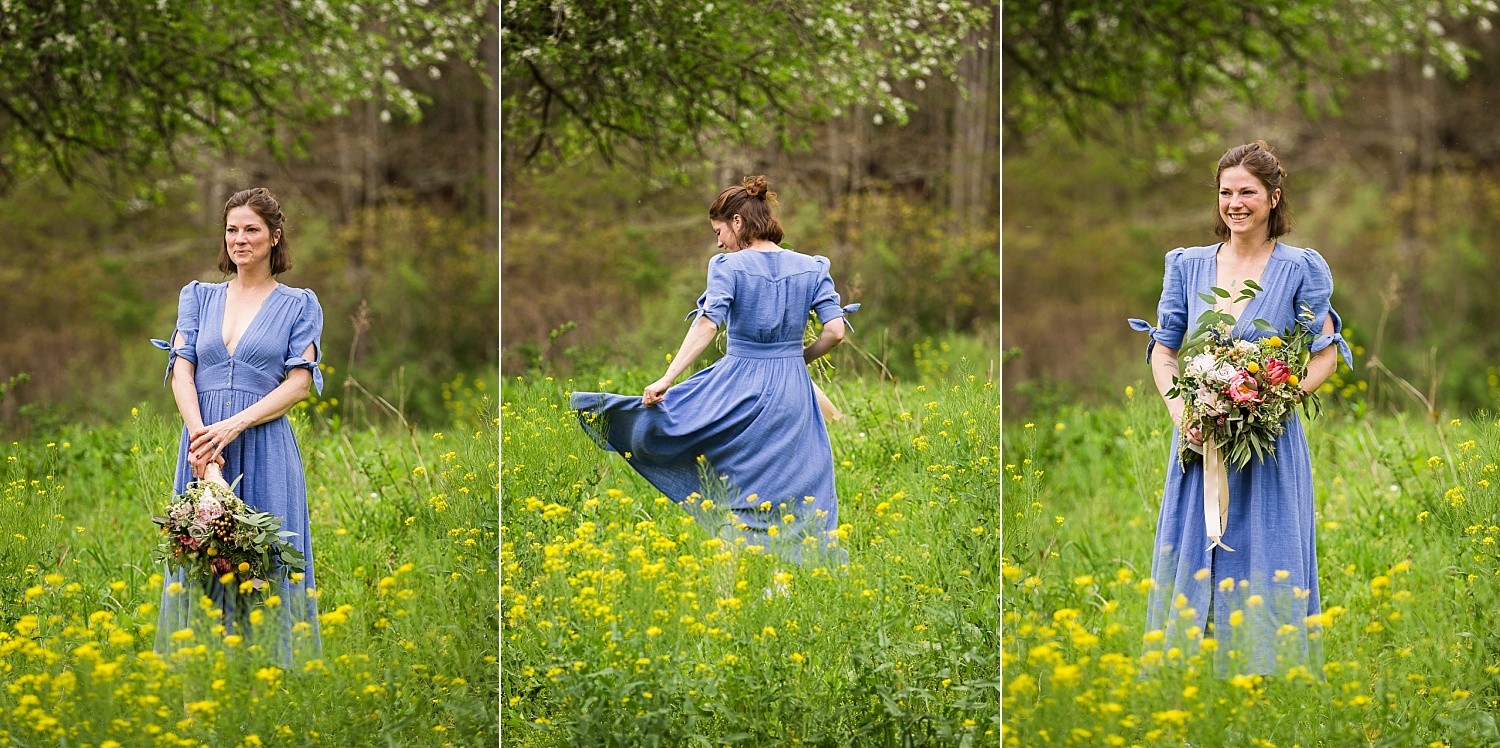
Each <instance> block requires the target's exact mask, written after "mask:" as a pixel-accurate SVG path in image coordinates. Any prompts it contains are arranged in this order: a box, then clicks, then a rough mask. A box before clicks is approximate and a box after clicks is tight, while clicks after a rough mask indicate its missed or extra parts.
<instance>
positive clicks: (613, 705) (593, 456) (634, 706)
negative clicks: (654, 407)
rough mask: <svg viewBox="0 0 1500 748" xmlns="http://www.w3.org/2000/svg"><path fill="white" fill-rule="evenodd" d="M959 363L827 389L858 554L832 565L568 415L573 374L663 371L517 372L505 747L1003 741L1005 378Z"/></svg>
mask: <svg viewBox="0 0 1500 748" xmlns="http://www.w3.org/2000/svg"><path fill="white" fill-rule="evenodd" d="M929 353H930V354H932V356H933V357H936V356H938V355H939V354H940V353H941V352H940V351H938V350H935V349H934V350H930V351H929ZM950 359H951V360H943V361H941V362H940V363H941V365H938V362H936V361H934V362H933V364H932V365H930V366H929V367H928V368H927V369H925V371H927V372H928V376H927V377H926V378H925V379H924V380H923V383H922V384H901V385H892V384H890V383H875V382H865V381H853V380H846V381H836V382H834V383H830V384H829V385H827V386H826V389H827V390H828V392H829V395H830V396H831V397H832V398H833V399H834V400H835V402H837V403H838V404H839V406H840V407H841V408H843V409H844V411H845V412H846V413H847V414H848V416H849V418H847V419H846V420H844V421H841V422H837V423H835V424H833V425H832V427H831V428H830V436H831V439H832V442H833V452H834V459H835V462H836V465H837V481H838V489H839V497H840V507H839V520H840V523H841V525H842V529H841V532H842V533H843V535H844V538H843V540H842V541H841V543H842V545H843V546H844V547H845V548H847V549H848V551H849V554H850V559H851V562H850V564H849V566H848V567H847V568H842V569H838V570H834V571H833V572H831V573H830V572H829V570H827V569H824V568H818V567H802V566H796V565H788V564H785V563H778V562H777V561H776V560H775V559H773V558H769V557H766V556H764V555H758V554H754V553H750V552H747V551H737V550H736V549H734V548H732V547H725V546H723V545H722V544H721V543H720V542H719V541H718V540H717V539H714V538H711V537H710V536H709V535H708V534H707V533H706V532H705V531H704V530H702V529H701V528H700V527H699V526H698V525H696V524H695V523H694V521H693V520H692V519H691V518H689V517H688V516H687V515H686V513H685V512H683V511H682V510H681V509H680V508H678V507H677V506H676V505H674V504H673V503H672V502H671V501H670V500H668V499H666V497H663V496H661V495H660V494H659V493H658V492H656V491H655V490H654V489H652V488H651V487H650V485H649V484H648V483H646V482H645V481H644V480H643V479H641V478H640V477H639V476H638V475H637V474H636V473H634V471H632V470H631V469H630V468H629V467H628V466H627V465H626V464H625V462H624V461H623V460H622V459H620V458H619V457H618V456H617V455H614V454H611V453H607V452H604V451H601V450H600V449H598V448H597V447H595V446H594V444H593V443H592V442H591V441H589V439H588V438H587V437H586V436H585V435H584V433H583V431H582V430H581V429H580V428H579V426H578V423H577V420H576V418H575V417H574V416H573V414H572V413H570V412H569V411H568V410H567V392H569V391H570V390H572V389H574V388H575V387H576V388H577V389H582V390H596V389H600V388H605V389H611V390H613V391H616V392H634V391H637V390H638V389H639V387H640V386H644V385H645V384H647V383H648V382H649V381H650V380H651V379H652V378H654V377H652V376H650V375H648V374H645V373H635V374H630V373H626V374H621V375H618V376H617V377H613V378H612V379H611V380H610V381H608V382H603V381H593V380H590V381H586V382H584V381H578V382H574V381H554V380H551V379H549V378H547V377H544V376H535V377H530V378H519V377H517V378H514V379H508V380H507V381H506V382H505V383H504V393H503V397H502V406H501V412H502V431H503V434H504V435H503V438H502V453H503V461H502V467H501V482H502V484H503V485H504V487H505V492H504V499H503V502H502V520H503V521H502V530H501V537H502V541H501V564H502V574H503V578H504V582H505V584H504V585H503V586H502V587H501V598H502V607H503V608H504V612H503V614H502V630H501V633H502V638H503V647H504V657H503V658H502V694H501V695H502V706H503V709H502V718H503V727H504V733H505V740H506V744H507V745H511V746H522V747H524V748H530V747H533V746H563V745H589V746H649V745H684V746H721V745H745V746H765V745H817V746H846V745H847V746H888V745H889V746H897V745H933V746H968V745H973V746H979V745H991V744H993V743H994V742H995V741H996V740H997V739H998V737H999V711H998V688H999V682H998V680H997V678H996V676H997V673H998V671H999V663H998V654H999V649H998V645H999V641H998V631H997V628H996V626H995V623H996V615H997V610H996V605H997V603H996V601H997V597H998V595H999V591H1000V590H999V587H1000V580H999V574H998V572H999V569H998V567H996V566H995V564H994V559H995V558H996V556H997V554H998V551H999V528H998V524H997V520H998V517H997V515H996V511H995V510H996V505H995V495H996V491H997V488H998V481H999V478H1000V470H999V454H998V450H999V426H998V418H997V414H998V409H999V394H998V388H997V387H995V386H994V385H993V384H992V383H991V382H988V381H986V377H985V370H984V368H983V366H982V365H981V366H974V365H972V364H970V363H969V361H968V359H966V358H960V357H959V356H957V355H956V354H955V355H952V356H950ZM778 584H780V585H785V588H786V591H785V594H777V592H776V590H777V589H778Z"/></svg>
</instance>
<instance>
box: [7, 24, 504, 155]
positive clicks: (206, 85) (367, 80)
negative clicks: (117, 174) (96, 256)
mask: <svg viewBox="0 0 1500 748" xmlns="http://www.w3.org/2000/svg"><path fill="white" fill-rule="evenodd" d="M487 5H488V4H487V3H485V2H480V1H478V0H447V1H446V2H429V3H404V2H403V3H369V4H365V5H356V4H354V3H349V2H345V1H343V0H334V1H333V2H316V3H312V2H305V3H304V2H291V3H278V4H275V5H273V6H267V5H264V4H261V3H250V2H244V0H230V1H229V2H209V1H208V0H161V2H155V3H35V2H23V3H6V4H5V11H4V13H3V14H0V69H4V70H5V71H6V75H5V76H3V77H0V180H4V181H14V180H16V179H19V178H21V177H24V176H25V175H27V174H29V173H32V172H36V171H39V170H53V171H56V172H57V173H58V174H60V175H61V176H62V177H63V178H65V179H72V178H74V177H75V176H77V174H78V172H79V170H80V169H81V168H83V166H84V165H85V164H86V163H87V162H90V161H91V160H93V159H95V158H96V157H102V158H103V159H104V160H105V161H106V163H107V164H108V166H109V167H111V168H113V169H115V170H117V171H121V172H124V171H128V170H136V169H140V168H143V167H147V166H150V165H153V164H160V163H175V162H176V161H177V160H178V158H179V156H181V157H184V158H185V157H187V156H189V155H191V153H192V152H193V151H195V150H196V149H200V148H202V147H204V146H205V145H214V146H219V147H224V148H233V147H236V146H240V145H244V144H246V143H248V142H250V141H251V140H252V139H256V138H266V139H274V135H273V133H274V132H275V127H276V126H277V125H278V124H282V123H296V122H303V121H309V120H315V119H320V118H324V117H327V116H330V115H332V114H334V113H337V112H339V111H340V110H341V109H342V108H343V107H344V106H345V105H347V104H348V103H351V102H356V101H373V102H378V103H380V104H381V105H382V106H384V107H386V108H387V109H388V110H389V111H394V112H396V113H398V114H402V115H406V116H410V117H416V116H418V115H419V113H420V112H419V109H418V105H419V103H420V102H419V100H418V98H417V97H416V95H415V94H414V93H413V92H412V91H411V90H410V89H409V88H408V87H407V86H405V85H404V84H403V83H402V82H401V79H400V77H399V76H397V75H396V73H395V71H396V70H398V69H403V70H405V69H425V68H426V67H427V66H429V65H434V64H436V63H439V62H441V61H443V60H445V59H448V58H451V57H459V58H464V59H472V58H473V57H474V56H475V55H476V54H477V53H478V49H479V39H480V37H481V36H482V34H483V33H484V31H485V26H484V24H483V18H484V13H485V10H486V8H487ZM356 8H358V9H359V12H356ZM179 149H181V150H179Z"/></svg>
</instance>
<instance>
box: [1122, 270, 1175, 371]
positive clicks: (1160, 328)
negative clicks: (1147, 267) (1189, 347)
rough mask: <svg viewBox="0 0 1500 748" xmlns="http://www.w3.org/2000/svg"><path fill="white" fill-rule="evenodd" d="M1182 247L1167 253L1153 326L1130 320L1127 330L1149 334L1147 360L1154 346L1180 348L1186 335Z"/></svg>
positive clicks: (1144, 322)
mask: <svg viewBox="0 0 1500 748" xmlns="http://www.w3.org/2000/svg"><path fill="white" fill-rule="evenodd" d="M1182 253H1183V250H1182V248H1181V247H1178V248H1177V249H1174V250H1172V251H1171V252H1168V253H1167V260H1166V266H1167V267H1166V273H1165V275H1164V276H1163V277H1162V282H1161V300H1160V301H1158V302H1157V305H1156V320H1157V321H1156V326H1152V325H1151V324H1150V323H1149V322H1147V321H1146V320H1143V319H1131V320H1130V327H1131V329H1133V330H1136V331H1137V332H1146V333H1150V334H1151V340H1150V341H1148V342H1147V343H1146V361H1147V362H1148V363H1149V362H1150V361H1151V350H1152V349H1153V348H1155V347H1156V344H1157V343H1161V344H1162V345H1164V346H1166V347H1168V348H1172V349H1174V350H1175V349H1179V348H1181V347H1182V339H1183V337H1184V336H1185V335H1186V334H1187V318H1188V311H1187V293H1186V290H1185V288H1184V286H1183V278H1182V275H1183V273H1182Z"/></svg>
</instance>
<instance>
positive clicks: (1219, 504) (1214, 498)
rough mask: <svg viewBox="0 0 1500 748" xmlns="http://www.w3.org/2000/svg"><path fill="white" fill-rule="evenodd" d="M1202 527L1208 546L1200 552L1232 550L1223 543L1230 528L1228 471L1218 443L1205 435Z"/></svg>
mask: <svg viewBox="0 0 1500 748" xmlns="http://www.w3.org/2000/svg"><path fill="white" fill-rule="evenodd" d="M1203 527H1204V529H1206V530H1207V531H1208V547H1207V548H1204V549H1203V550H1205V551H1209V550H1213V549H1214V547H1215V546H1217V547H1219V548H1223V549H1224V550H1226V551H1233V550H1234V549H1233V548H1230V547H1229V546H1227V545H1224V540H1223V538H1224V532H1225V531H1226V530H1228V529H1229V468H1228V467H1227V466H1225V464H1224V453H1223V452H1221V451H1220V450H1219V443H1218V441H1217V440H1215V439H1214V438H1213V437H1212V436H1208V435H1205V436H1204V437H1203Z"/></svg>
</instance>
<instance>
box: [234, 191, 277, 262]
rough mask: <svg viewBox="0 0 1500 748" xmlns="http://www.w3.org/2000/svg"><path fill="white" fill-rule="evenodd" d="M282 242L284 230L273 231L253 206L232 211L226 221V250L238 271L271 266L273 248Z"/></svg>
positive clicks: (242, 206)
mask: <svg viewBox="0 0 1500 748" xmlns="http://www.w3.org/2000/svg"><path fill="white" fill-rule="evenodd" d="M280 240H281V230H280V229H277V230H276V231H271V230H270V229H268V228H267V227H266V221H265V219H263V218H261V217H260V214H259V213H256V212H255V211H254V210H253V209H252V208H250V207H249V206H245V205H241V206H239V207H237V208H232V209H230V211H229V214H228V215H227V216H225V218H224V249H225V251H227V252H228V253H229V259H230V261H231V262H233V263H234V265H235V268H236V269H238V270H243V269H245V268H249V267H254V266H255V265H257V264H260V263H265V264H266V265H268V266H269V265H270V262H271V247H272V246H273V245H275V244H276V242H278V241H280Z"/></svg>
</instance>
